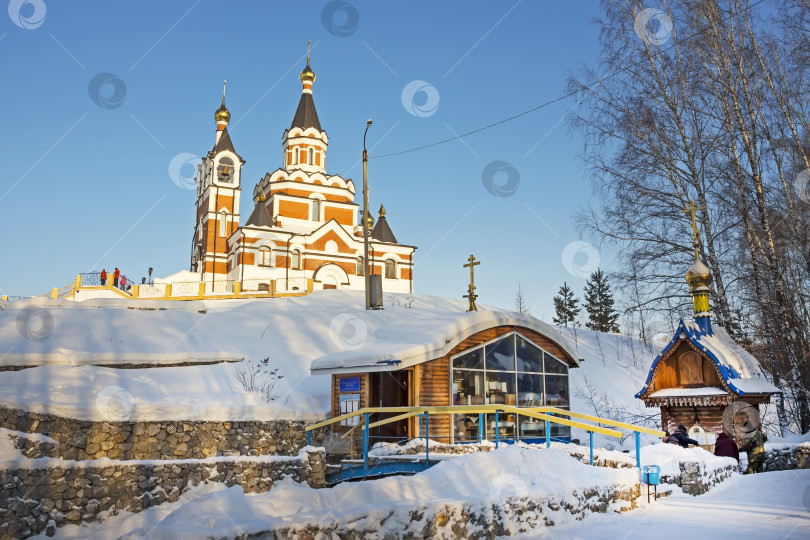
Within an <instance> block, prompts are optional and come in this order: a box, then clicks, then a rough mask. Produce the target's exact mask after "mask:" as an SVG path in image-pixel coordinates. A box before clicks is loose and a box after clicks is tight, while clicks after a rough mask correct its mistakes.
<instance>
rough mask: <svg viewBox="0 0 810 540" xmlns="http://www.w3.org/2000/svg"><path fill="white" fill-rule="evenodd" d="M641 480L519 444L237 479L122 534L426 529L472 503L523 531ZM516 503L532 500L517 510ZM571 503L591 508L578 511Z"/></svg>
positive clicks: (613, 506) (472, 508) (471, 508)
mask: <svg viewBox="0 0 810 540" xmlns="http://www.w3.org/2000/svg"><path fill="white" fill-rule="evenodd" d="M636 483H637V474H636V472H635V471H633V470H626V469H601V468H595V467H589V466H587V465H583V464H581V463H579V462H578V461H577V460H575V459H573V458H571V457H569V456H568V455H567V454H565V453H564V452H562V451H560V450H557V449H553V448H552V449H543V450H536V449H529V448H524V447H519V446H510V447H504V448H500V449H498V450H496V451H493V452H484V453H477V454H470V455H466V456H463V457H459V458H457V459H453V460H450V461H444V462H442V463H439V464H438V465H436V466H434V467H432V468H431V469H429V470H427V471H425V472H423V473H420V474H418V475H415V476H411V477H391V478H385V479H381V480H375V481H366V482H358V483H347V484H340V485H338V486H335V487H333V488H329V489H320V490H312V489H309V488H306V487H302V486H300V485H298V484H294V483H291V482H282V483H279V484H277V485H276V486H275V487H274V488H273V489H272V490H271V491H269V492H268V493H265V494H261V495H255V496H250V497H246V496H245V495H244V493H243V492H242V491H241V489H239V488H238V487H235V488H230V489H227V490H223V491H218V492H215V493H212V494H211V496H210V497H208V498H206V499H205V500H198V501H195V502H191V503H187V504H185V505H182V506H180V507H179V508H176V509H175V510H173V511H172V512H171V513H170V514H169V515H167V516H166V517H164V518H163V519H162V520H161V521H160V522H159V523H157V524H156V525H154V526H153V527H152V528H141V529H137V530H135V531H132V532H131V533H130V534H128V535H124V536H123V538H130V539H134V538H140V537H142V535H145V534H147V533H148V535H149V537H150V538H154V539H162V538H165V539H175V538H178V539H182V538H201V537H212V536H213V537H225V536H234V535H236V534H239V533H256V532H260V531H267V530H274V529H284V528H291V527H295V528H297V529H302V528H304V527H306V526H307V525H314V526H316V527H319V528H328V529H331V530H333V531H339V532H338V534H340V533H345V532H346V531H349V530H352V531H357V532H360V531H374V532H375V533H376V534H377V535H378V536H379V537H382V536H383V535H385V534H386V533H389V534H391V535H394V536H402V535H405V534H407V533H409V532H411V533H414V534H421V531H423V527H425V523H426V522H428V521H430V520H432V519H433V517H434V515H435V514H436V513H437V511H441V512H445V513H446V512H451V513H453V515H454V516H455V515H458V516H461V515H462V513H464V512H466V514H464V515H466V516H467V517H470V516H471V515H472V514H476V513H478V514H479V515H485V514H486V513H489V514H490V518H491V520H492V522H495V521H497V522H499V523H501V524H502V526H503V528H504V530H506V531H509V532H510V533H512V534H515V533H518V532H520V530H521V529H522V530H523V531H525V530H527V529H531V528H536V527H542V526H544V524H545V522H546V520H548V521H549V522H553V523H554V524H559V523H564V522H567V521H573V520H574V519H577V518H582V517H583V516H584V515H587V514H590V510H587V509H583V500H584V498H585V495H583V493H584V492H585V491H590V492H592V493H602V494H604V493H609V492H613V490H615V489H627V490H629V489H633V488H634V487H635V486H636ZM607 498H608V500H609V499H610V497H609V496H608V497H607ZM532 503H534V504H535V505H534V506H533V505H532ZM510 504H511V505H518V506H519V507H520V508H521V509H524V510H523V511H522V512H513V511H511V510H510V508H511V507H510V506H509V505H510ZM625 504H628V503H627V502H626V501H617V502H612V503H609V504H608V505H607V508H606V509H607V510H609V511H610V510H616V511H617V510H619V509H620V508H621V507H622V506H623V505H625ZM566 505H568V506H570V507H571V508H574V509H577V511H581V512H582V514H580V515H578V516H577V517H576V518H575V517H574V516H573V515H572V514H570V513H569V512H568V511H567V510H566ZM584 506H585V507H587V505H584ZM580 509H583V510H580ZM151 511H152V510H149V512H151ZM493 513H494V514H493ZM445 515H446V514H445ZM201 516H204V517H202V518H201ZM470 520H471V522H472V517H470ZM149 521H154V520H152V519H151V518H149ZM436 523H439V524H440V525H439V526H440V527H446V532H447V533H451V531H453V530H456V529H453V527H458V526H459V523H458V522H455V523H454V522H453V520H452V519H450V520H449V521H447V520H445V522H444V523H442V520H441V519H438V520H437V521H436ZM487 524H488V525H491V522H488V523H487ZM110 526H115V527H117V526H118V523H114V524H113V523H112V522H111V523H110ZM470 526H471V527H476V526H477V525H474V524H472V523H471V524H470ZM470 531H471V529H468V530H467V532H468V533H469V532H470ZM119 532H124V531H123V530H121V529H119ZM436 532H437V533H439V534H441V533H442V532H443V531H442V530H439V531H436ZM453 534H454V533H451V535H453Z"/></svg>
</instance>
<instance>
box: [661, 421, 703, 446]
mask: <svg viewBox="0 0 810 540" xmlns="http://www.w3.org/2000/svg"><path fill="white" fill-rule="evenodd" d="M667 442H668V443H673V444H678V445H680V446H681V447H682V448H689V445H690V444H694V445H695V446H697V445H698V442H697V441H696V440H695V439H690V438H689V436H688V435H687V434H686V428H685V427H684V426H683V424H681V425H679V426H678V429H676V430H675V431H674V432H673V433H672V435H670V436H669V438H668V439H667Z"/></svg>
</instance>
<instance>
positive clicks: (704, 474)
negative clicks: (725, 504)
mask: <svg viewBox="0 0 810 540" xmlns="http://www.w3.org/2000/svg"><path fill="white" fill-rule="evenodd" d="M678 465H679V467H680V470H681V473H680V474H679V475H678V476H663V475H662V476H661V483H662V484H675V485H676V486H679V487H680V488H681V489H682V490H683V492H684V493H688V494H689V495H702V494H703V493H706V492H707V491H709V490H710V489H711V488H713V487H714V486H715V485H717V484H719V483H720V482H723V481H725V480H727V479H729V478H731V476H732V475H734V474H737V472H738V468H737V465H736V464H735V465H727V466H726V467H723V468H722V469H711V470H707V469H706V466H705V464H704V463H700V462H697V461H681V462H680V463H679V464H678Z"/></svg>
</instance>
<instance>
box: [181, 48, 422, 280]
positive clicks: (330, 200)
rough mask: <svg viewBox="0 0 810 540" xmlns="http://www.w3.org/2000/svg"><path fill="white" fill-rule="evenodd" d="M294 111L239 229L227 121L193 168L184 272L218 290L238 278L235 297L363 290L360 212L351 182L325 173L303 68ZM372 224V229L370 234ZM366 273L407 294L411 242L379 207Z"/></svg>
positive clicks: (321, 135) (236, 164) (219, 115)
mask: <svg viewBox="0 0 810 540" xmlns="http://www.w3.org/2000/svg"><path fill="white" fill-rule="evenodd" d="M300 79H301V83H302V85H303V88H302V92H301V99H300V101H299V103H298V109H297V110H296V112H295V116H294V117H293V120H292V124H291V125H290V127H289V129H286V130H284V133H283V134H282V151H283V156H284V158H283V163H282V166H281V168H279V169H276V170H275V171H273V172H268V173H267V174H265V175H264V177H263V178H262V179H261V180H260V181H259V183H258V184H256V186H255V187H254V188H253V191H252V196H253V203H254V208H253V211H252V212H251V214H250V216H249V217H248V218H247V220H246V221H245V222H244V223H243V224H241V225H240V216H239V203H240V196H241V192H242V175H241V173H242V166H243V165H244V164H245V160H244V159H243V158H242V157H241V156H240V155H239V154H238V153H237V152H236V150H235V148H234V145H233V142H232V141H231V137H230V135H229V134H228V123H229V122H230V119H231V115H230V111H228V109H227V107H226V106H225V95H224V92H223V97H222V105H221V106H220V107H219V109H217V111H216V113H215V120H216V128H217V131H216V143H215V144H214V148H213V149H212V150H211V151H210V152H208V154H207V155H206V156H205V157H203V158H202V162H201V163H200V164H199V165H198V167H197V175H196V183H197V201H196V210H197V214H196V221H195V225H194V237H193V240H192V246H191V247H192V249H191V271H192V272H197V273H199V274H200V278H201V281H204V282H206V284H210V288H211V290H214V291H216V290H217V289H218V287H217V285H218V282H221V283H222V284H223V286H227V285H225V284H227V283H228V282H234V281H238V282H241V284H242V285H241V288H242V290H243V291H250V290H255V291H260V290H268V289H269V287H271V283H275V285H274V286H275V288H276V290H277V291H279V292H287V291H289V292H293V291H303V290H305V289H306V288H307V286H306V284H307V280H309V279H311V280H312V288H313V289H314V290H319V289H363V287H364V276H363V267H364V265H363V262H364V261H363V231H362V227H361V225H360V223H359V222H360V221H362V220H361V219H358V218H359V217H360V216H362V208H360V207H359V205H357V204H356V203H355V202H354V196H355V185H354V182H352V180H350V179H346V178H343V177H341V176H340V175H337V174H329V173H327V172H326V150H327V146H328V144H329V138H328V137H327V135H326V132H325V131H324V130H323V129H322V128H321V124H320V121H319V119H318V113H317V111H316V110H315V102H314V101H313V98H312V85H313V83H314V82H315V73H314V72H313V71H312V69H311V68H310V65H309V56H307V65H306V67H305V68H304V70H303V71H302V72H301V75H300ZM372 225H373V228H372ZM369 228H370V236H369V267H370V274H372V275H380V276H382V288H383V291H385V292H405V293H409V292H413V253H414V251H415V250H416V247H415V246H410V245H406V244H400V243H399V242H397V239H396V237H395V236H394V233H393V232H392V231H391V227H390V226H389V225H388V222H387V220H386V217H385V209H384V208H383V207H380V211H379V217H378V219H377V221H376V224H374V223H373V221H372V219H371V218H369Z"/></svg>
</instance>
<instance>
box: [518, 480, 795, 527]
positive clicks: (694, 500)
mask: <svg viewBox="0 0 810 540" xmlns="http://www.w3.org/2000/svg"><path fill="white" fill-rule="evenodd" d="M642 498H643V497H642ZM517 538H587V539H589V540H621V539H625V538H679V539H695V540H698V539H704V538H706V539H711V540H722V539H730V540H762V539H764V538H773V539H780V540H792V539H793V540H800V539H801V540H806V539H807V538H810V470H796V471H776V472H769V473H764V474H754V475H746V476H738V475H735V476H732V477H731V478H730V479H728V480H726V481H725V482H723V483H721V484H720V485H718V486H716V487H714V488H713V489H712V490H711V491H709V492H708V493H706V494H704V495H700V496H698V497H693V496H691V495H683V494H674V495H672V496H670V497H666V498H663V499H659V500H658V501H656V502H654V503H650V504H649V505H648V504H647V503H646V500H645V501H643V502H642V503H641V505H640V508H639V509H637V510H634V511H632V512H626V513H624V514H620V515H593V516H591V517H589V518H588V519H586V520H584V521H582V522H578V523H568V524H565V525H562V526H560V527H554V528H550V529H546V530H539V531H533V532H532V533H531V534H527V535H521V536H517Z"/></svg>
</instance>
